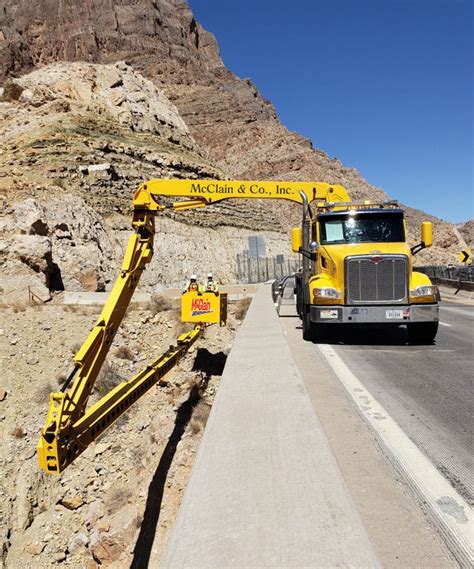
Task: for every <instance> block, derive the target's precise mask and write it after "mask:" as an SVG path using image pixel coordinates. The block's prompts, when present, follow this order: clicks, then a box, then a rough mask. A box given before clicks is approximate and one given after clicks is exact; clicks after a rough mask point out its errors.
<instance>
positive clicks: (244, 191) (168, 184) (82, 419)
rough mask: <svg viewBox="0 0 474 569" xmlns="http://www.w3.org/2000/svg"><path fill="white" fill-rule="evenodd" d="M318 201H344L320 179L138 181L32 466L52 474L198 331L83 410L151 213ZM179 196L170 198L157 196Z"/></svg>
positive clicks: (149, 251) (138, 264)
mask: <svg viewBox="0 0 474 569" xmlns="http://www.w3.org/2000/svg"><path fill="white" fill-rule="evenodd" d="M302 194H304V196H306V199H307V201H308V202H312V201H315V200H317V201H318V202H321V205H322V204H329V203H336V202H346V201H348V200H349V196H348V195H347V192H346V191H345V189H344V188H343V187H342V186H339V185H331V184H326V183H320V182H315V183H312V182H273V181H262V182H257V181H235V180H232V181H217V180H150V181H148V182H145V183H143V184H142V185H141V186H140V187H139V188H138V190H137V192H136V193H135V197H134V200H133V207H134V212H133V220H132V226H133V228H134V230H135V232H134V234H133V235H132V236H131V237H130V239H129V242H128V246H127V249H126V252H125V258H124V261H123V264H122V268H121V269H120V273H119V275H118V277H117V280H116V282H115V284H114V287H113V288H112V290H111V292H110V294H109V297H108V298H107V301H106V303H105V305H104V308H103V310H102V313H101V314H100V316H99V319H98V321H97V323H96V325H95V326H94V328H93V329H92V331H91V332H90V334H89V336H88V337H87V339H86V341H85V342H84V344H83V345H82V347H81V348H80V349H79V351H78V352H77V354H76V355H75V357H74V370H73V372H72V373H71V375H70V376H69V378H68V379H67V380H66V383H65V384H64V386H63V387H62V389H61V391H59V392H55V393H51V395H50V402H49V408H48V416H47V420H46V425H45V427H44V428H43V430H42V433H41V437H40V440H39V443H38V457H39V465H40V467H41V468H42V469H43V470H45V471H46V472H47V473H56V474H59V473H60V472H61V471H62V470H64V469H65V468H66V466H68V465H69V464H70V463H71V462H72V461H73V460H74V459H75V458H76V457H77V456H79V454H81V453H82V452H83V451H84V450H85V449H86V448H87V446H88V445H89V444H90V443H91V442H92V441H94V440H95V439H96V438H97V437H98V436H99V435H100V434H102V433H103V432H104V431H105V430H106V429H107V428H108V427H109V426H110V425H111V424H112V423H114V421H116V420H117V419H118V417H119V416H120V415H122V414H123V413H124V412H125V411H126V410H127V409H128V408H129V407H130V406H131V405H132V404H133V403H134V402H135V401H136V400H137V399H139V398H140V397H141V396H142V395H143V394H144V393H145V392H146V391H148V389H150V387H151V386H152V385H154V384H155V383H157V382H158V381H160V380H161V379H162V378H163V377H164V375H165V374H166V373H167V372H168V371H169V370H170V369H171V368H172V367H173V366H174V365H175V364H176V363H177V362H178V361H179V359H180V358H181V357H182V355H183V354H184V353H185V351H186V350H187V349H188V348H189V346H190V345H192V343H194V342H195V341H196V339H197V337H198V335H199V333H200V332H201V329H202V327H201V326H200V325H198V326H196V328H195V329H194V330H193V331H192V332H189V333H188V334H183V335H182V336H180V338H179V340H178V346H177V347H176V348H170V350H169V351H168V352H167V353H166V354H164V355H162V356H161V357H160V358H158V359H157V360H156V361H155V362H153V363H151V364H150V365H149V366H148V367H147V368H146V369H145V370H144V371H143V372H141V373H139V374H138V375H137V376H135V377H134V378H132V379H131V380H129V381H126V382H123V383H121V384H120V385H118V386H117V387H116V388H114V389H113V390H112V391H111V392H110V393H108V394H106V395H105V396H104V397H103V398H102V399H101V400H100V401H98V402H97V403H95V404H94V405H93V406H92V407H90V408H89V409H86V406H87V402H88V400H89V397H90V395H91V393H92V390H93V387H94V383H95V380H96V379H97V376H98V374H99V371H100V369H101V367H102V364H103V362H104V360H105V357H106V355H107V353H108V351H109V349H110V346H111V344H112V341H113V339H114V337H115V334H116V332H117V329H118V327H119V325H120V323H121V321H122V318H123V316H124V314H125V311H126V309H127V307H128V305H129V303H130V300H131V298H132V295H133V292H134V291H135V289H136V287H137V285H138V282H139V279H140V276H141V274H142V273H143V271H144V270H145V268H146V265H147V264H148V263H149V262H150V261H151V258H152V256H153V238H154V234H155V224H154V216H155V215H156V213H157V212H159V211H163V210H164V209H166V208H173V209H175V210H185V209H193V208H197V207H203V206H206V205H211V204H213V203H218V202H220V201H222V200H225V199H231V198H241V199H248V198H250V199H284V200H290V201H294V202H297V203H303V201H304V199H303V195H302ZM161 196H166V197H178V196H180V197H187V198H189V200H186V201H177V202H174V203H172V204H171V205H164V204H160V201H159V200H160V197H161Z"/></svg>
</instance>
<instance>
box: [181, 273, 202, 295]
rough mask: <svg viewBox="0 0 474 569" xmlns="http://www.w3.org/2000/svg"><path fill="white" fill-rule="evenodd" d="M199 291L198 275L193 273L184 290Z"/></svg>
mask: <svg viewBox="0 0 474 569" xmlns="http://www.w3.org/2000/svg"><path fill="white" fill-rule="evenodd" d="M191 291H194V292H199V284H198V282H197V276H196V275H195V274H192V275H191V276H190V277H189V284H188V286H187V287H186V288H185V289H184V292H191Z"/></svg>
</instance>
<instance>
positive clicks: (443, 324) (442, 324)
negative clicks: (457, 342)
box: [439, 320, 452, 328]
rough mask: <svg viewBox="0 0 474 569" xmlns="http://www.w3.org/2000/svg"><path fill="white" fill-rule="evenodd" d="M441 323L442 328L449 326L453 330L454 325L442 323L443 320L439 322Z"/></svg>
mask: <svg viewBox="0 0 474 569" xmlns="http://www.w3.org/2000/svg"><path fill="white" fill-rule="evenodd" d="M439 323H440V324H441V326H449V327H450V328H451V326H452V324H446V322H441V320H440V321H439Z"/></svg>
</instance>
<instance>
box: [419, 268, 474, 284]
mask: <svg viewBox="0 0 474 569" xmlns="http://www.w3.org/2000/svg"><path fill="white" fill-rule="evenodd" d="M414 270H415V271H419V272H420V273H425V275H428V276H429V277H430V278H433V279H442V280H448V281H456V282H474V267H473V266H472V265H468V266H466V267H461V266H450V265H427V266H423V267H415V269H414Z"/></svg>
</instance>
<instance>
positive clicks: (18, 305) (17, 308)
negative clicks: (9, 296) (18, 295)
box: [10, 300, 28, 314]
mask: <svg viewBox="0 0 474 569" xmlns="http://www.w3.org/2000/svg"><path fill="white" fill-rule="evenodd" d="M27 306H28V303H27V302H24V301H22V300H14V301H13V302H12V303H11V304H10V308H11V309H12V310H13V312H14V313H15V314H17V313H18V312H25V310H26V307H27Z"/></svg>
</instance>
